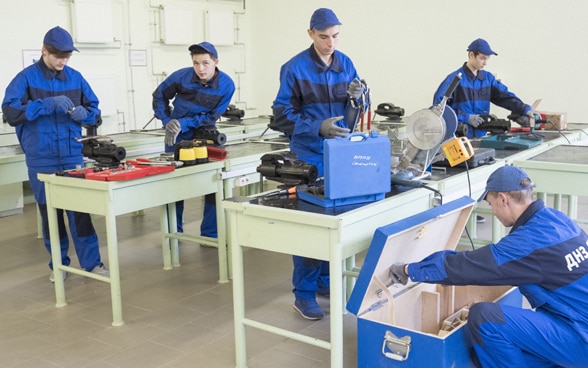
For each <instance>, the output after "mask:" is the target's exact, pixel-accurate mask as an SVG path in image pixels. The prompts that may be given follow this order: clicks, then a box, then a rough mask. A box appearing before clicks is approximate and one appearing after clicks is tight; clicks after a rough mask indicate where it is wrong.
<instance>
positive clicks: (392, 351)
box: [382, 331, 410, 362]
mask: <svg viewBox="0 0 588 368" xmlns="http://www.w3.org/2000/svg"><path fill="white" fill-rule="evenodd" d="M409 353H410V336H404V337H401V338H398V337H396V335H394V334H393V333H392V332H390V331H386V335H385V336H384V341H383V342H382V354H383V355H384V356H385V357H386V358H388V359H392V360H396V361H399V362H402V361H405V360H406V359H408V354H409Z"/></svg>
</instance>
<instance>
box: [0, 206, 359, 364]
mask: <svg viewBox="0 0 588 368" xmlns="http://www.w3.org/2000/svg"><path fill="white" fill-rule="evenodd" d="M35 210H36V208H35V206H34V205H33V204H28V205H25V208H24V211H23V213H22V214H18V215H14V216H8V217H3V218H0V233H1V234H2V240H1V243H0V260H1V261H0V367H1V368H5V367H11V368H12V367H18V368H25V367H31V368H32V367H34V368H49V367H51V368H55V367H66V368H81V367H120V368H129V367H142V368H150V367H153V368H155V367H165V368H185V367H215V368H216V367H219V368H220V367H234V366H235V357H234V334H233V308H232V289H231V283H230V282H229V283H225V284H219V283H218V257H217V251H216V249H214V248H210V247H202V246H200V245H198V244H194V243H188V242H183V243H181V245H180V251H181V256H180V260H181V263H182V266H181V267H180V268H176V269H174V270H171V271H164V270H163V268H162V255H161V245H160V244H161V243H160V241H161V240H160V234H159V212H158V210H157V209H149V210H146V211H145V212H144V214H143V215H142V216H133V215H124V216H119V217H118V218H117V231H118V237H119V251H120V257H119V258H120V266H121V283H122V300H123V316H124V320H125V325H124V326H122V327H112V325H111V322H112V314H111V305H110V288H109V286H108V284H105V283H102V282H99V281H95V280H91V279H86V278H84V277H81V276H77V275H72V274H69V275H68V278H67V279H66V281H65V285H66V296H67V301H68V305H67V307H64V308H56V307H55V293H54V288H53V284H51V283H50V282H49V272H50V271H49V268H48V266H47V262H48V261H49V256H48V254H47V252H46V250H45V248H44V246H43V244H42V240H41V239H38V238H37V227H36V217H35ZM201 212H202V201H201V199H193V200H190V201H188V202H187V204H186V215H185V218H186V219H187V221H188V222H187V223H186V224H185V231H186V232H189V233H193V234H197V233H199V224H200V217H201ZM189 220H192V221H189ZM94 224H95V227H96V229H97V231H98V235H99V237H100V239H105V225H104V220H103V218H102V217H99V216H97V217H95V218H94ZM69 253H70V256H71V257H72V265H76V266H78V263H77V258H76V257H75V252H74V251H73V246H72V249H70V252H69ZM101 253H102V257H103V260H104V262H105V263H106V264H107V265H108V259H107V251H106V246H105V244H102V245H101ZM245 270H246V272H247V275H246V280H245V282H246V288H247V291H248V296H247V301H246V302H247V310H248V313H250V315H251V316H255V318H257V319H259V320H261V321H265V322H268V321H278V322H279V325H280V326H284V327H286V328H289V329H294V330H297V331H304V333H306V334H309V335H311V336H315V337H318V338H323V339H328V335H329V318H328V309H329V300H328V299H326V298H319V300H318V301H319V303H320V304H321V305H322V306H323V308H324V309H325V311H326V312H327V317H326V318H325V319H323V320H321V321H316V322H313V321H308V320H305V319H303V318H301V317H300V316H299V315H298V314H297V313H296V312H295V311H294V310H293V309H292V307H291V304H292V301H293V297H292V293H291V288H292V287H291V282H290V278H291V270H292V262H291V257H290V256H287V255H282V254H276V253H270V252H262V251H257V250H247V251H246V252H245ZM345 323H346V325H345V329H346V334H347V336H346V337H345V341H346V344H347V345H348V347H347V348H346V351H347V355H348V356H347V357H346V361H348V362H350V365H349V367H353V366H355V360H356V358H355V356H356V348H355V346H356V343H355V340H356V336H355V317H354V316H353V315H348V316H346V317H345ZM247 336H248V340H247V342H248V357H249V362H248V366H249V367H250V368H265V367H286V368H287V367H329V362H330V359H329V352H328V351H327V350H324V349H321V348H318V347H312V346H310V345H307V344H303V343H299V342H296V341H293V340H289V339H286V338H282V337H279V336H277V335H270V334H267V333H265V332H261V331H258V330H253V329H251V330H248V335H247Z"/></svg>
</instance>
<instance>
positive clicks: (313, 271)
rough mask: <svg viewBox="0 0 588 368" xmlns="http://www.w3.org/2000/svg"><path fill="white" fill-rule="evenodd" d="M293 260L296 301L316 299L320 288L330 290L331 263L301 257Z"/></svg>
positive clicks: (293, 282) (294, 257)
mask: <svg viewBox="0 0 588 368" xmlns="http://www.w3.org/2000/svg"><path fill="white" fill-rule="evenodd" d="M292 259H293V262H294V272H293V273H292V285H293V286H294V289H293V290H292V291H293V292H294V296H295V297H296V299H315V298H316V292H317V291H318V289H319V288H329V286H330V277H329V262H327V261H320V260H318V259H313V258H305V257H300V256H293V257H292Z"/></svg>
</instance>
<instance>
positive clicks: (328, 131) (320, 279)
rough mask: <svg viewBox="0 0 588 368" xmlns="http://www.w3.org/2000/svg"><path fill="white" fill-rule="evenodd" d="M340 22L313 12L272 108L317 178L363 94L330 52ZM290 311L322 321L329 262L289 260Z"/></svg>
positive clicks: (344, 62)
mask: <svg viewBox="0 0 588 368" xmlns="http://www.w3.org/2000/svg"><path fill="white" fill-rule="evenodd" d="M340 26H341V22H340V21H339V19H338V18H337V16H336V15H335V13H334V12H333V11H332V10H331V9H326V8H320V9H317V10H316V11H315V12H314V13H313V14H312V17H311V18H310V27H309V29H308V36H309V37H310V38H311V39H312V45H310V47H309V48H308V49H306V50H304V51H302V52H300V53H299V54H298V55H296V56H294V57H293V58H292V59H290V60H289V61H288V62H287V63H285V64H284V65H283V66H282V68H281V70H280V88H279V90H278V94H277V97H276V99H275V101H274V103H273V106H272V108H273V113H274V122H275V125H276V126H277V128H278V130H280V131H282V132H284V133H285V134H286V136H287V137H288V138H289V140H290V150H291V151H292V152H294V153H296V154H297V156H298V159H300V160H303V161H305V162H307V163H309V164H312V165H316V167H317V168H318V174H319V176H322V175H323V141H324V140H325V139H327V138H334V137H346V136H347V134H348V133H349V132H350V129H349V128H348V126H351V124H350V123H351V122H349V121H345V120H350V119H349V118H344V116H346V115H347V116H350V115H349V111H350V110H349V109H350V106H351V105H352V103H351V100H352V99H355V100H357V99H359V98H360V96H361V94H362V93H363V92H364V91H363V89H364V87H363V85H362V83H360V81H359V77H358V74H357V71H356V70H355V66H354V65H353V62H352V61H351V59H349V57H347V56H346V55H345V54H343V53H342V52H340V51H338V50H336V47H337V43H338V41H339V32H340V28H341V27H340ZM292 283H293V285H294V290H293V291H294V295H295V298H296V300H295V303H294V309H295V310H296V311H298V312H299V313H300V314H301V315H302V317H304V318H307V319H311V320H317V319H321V318H323V316H324V313H323V311H322V309H321V307H320V306H319V305H318V303H317V302H316V294H317V293H318V294H320V295H328V294H329V290H330V289H329V286H330V284H329V263H328V262H325V261H320V260H316V259H310V258H304V257H298V256H294V273H293V276H292Z"/></svg>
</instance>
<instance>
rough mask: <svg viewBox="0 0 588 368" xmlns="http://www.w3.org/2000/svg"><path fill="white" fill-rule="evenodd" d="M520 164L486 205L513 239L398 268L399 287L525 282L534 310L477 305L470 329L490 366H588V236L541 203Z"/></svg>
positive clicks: (491, 188)
mask: <svg viewBox="0 0 588 368" xmlns="http://www.w3.org/2000/svg"><path fill="white" fill-rule="evenodd" d="M533 186H534V185H533V183H532V182H531V179H529V177H528V176H527V174H526V173H525V172H524V171H523V170H522V169H520V168H518V167H515V166H504V167H501V168H499V169H498V170H496V171H495V172H494V173H492V175H490V177H489V178H488V182H487V184H486V191H485V192H484V194H482V196H481V197H480V199H479V200H478V201H482V200H486V201H487V202H488V203H489V204H490V206H491V207H492V212H493V214H494V215H495V216H496V217H497V218H498V220H500V222H501V223H502V224H503V225H504V226H506V227H512V229H511V230H510V232H509V234H508V235H507V236H505V237H504V238H502V239H501V240H500V241H499V242H497V243H496V244H489V245H487V246H485V247H482V248H478V249H476V250H473V251H464V252H454V251H441V252H436V253H433V254H431V255H430V256H428V257H426V258H425V259H423V260H422V261H421V262H418V263H410V264H404V263H396V264H394V265H392V266H391V267H390V277H391V280H392V282H393V283H401V284H406V283H407V282H408V279H410V280H411V281H413V282H426V283H436V284H444V285H517V286H518V287H519V290H520V291H521V293H522V294H523V295H524V296H525V297H526V298H527V300H528V301H529V303H530V304H531V307H532V308H533V309H522V308H516V307H512V306H505V305H500V304H497V303H476V304H474V305H473V306H472V307H471V308H470V312H469V317H468V323H467V327H468V331H469V333H470V335H471V336H470V337H471V343H472V344H473V347H474V351H475V353H476V357H477V361H476V364H477V365H478V366H482V367H493V368H494V367H509V368H512V367H585V366H586V362H588V236H587V235H586V233H585V232H584V231H583V230H582V229H581V228H580V227H579V226H578V225H577V224H576V223H575V222H574V221H572V220H571V219H569V218H568V217H567V216H566V215H565V214H563V213H561V212H559V211H557V210H555V209H552V208H547V207H545V204H544V203H543V201H542V200H536V201H533V189H532V188H533Z"/></svg>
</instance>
